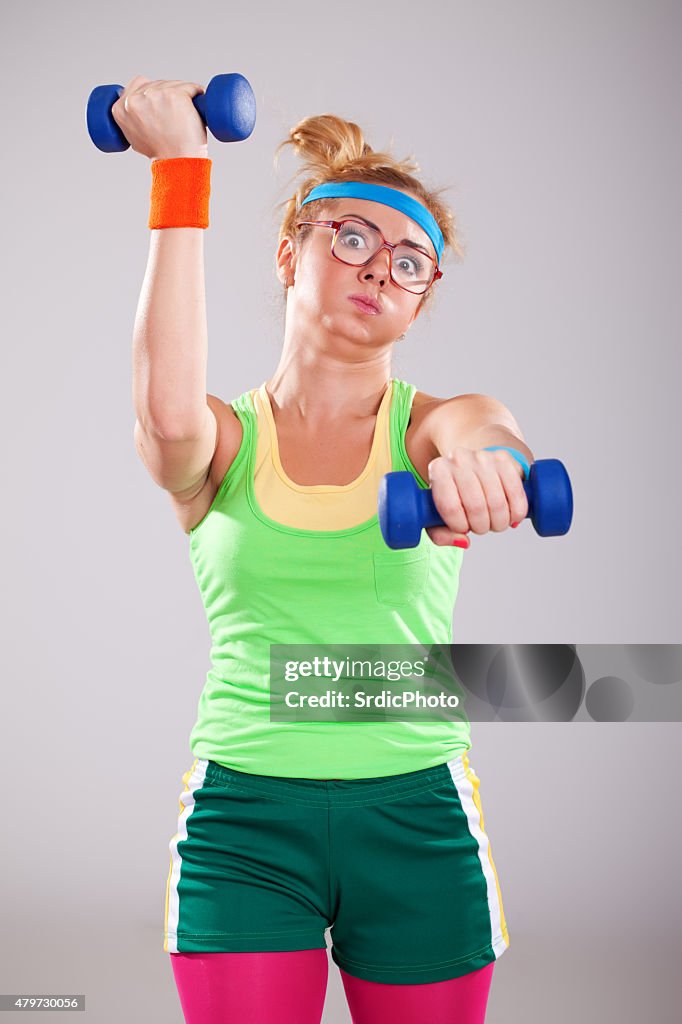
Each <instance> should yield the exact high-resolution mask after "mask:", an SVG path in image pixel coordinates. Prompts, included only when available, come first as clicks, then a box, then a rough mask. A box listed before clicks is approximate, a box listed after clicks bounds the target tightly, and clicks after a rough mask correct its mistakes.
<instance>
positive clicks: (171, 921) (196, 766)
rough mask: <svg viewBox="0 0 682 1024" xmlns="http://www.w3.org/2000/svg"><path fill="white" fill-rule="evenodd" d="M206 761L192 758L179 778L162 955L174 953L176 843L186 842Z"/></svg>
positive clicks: (177, 901) (177, 915) (177, 900)
mask: <svg viewBox="0 0 682 1024" xmlns="http://www.w3.org/2000/svg"><path fill="white" fill-rule="evenodd" d="M207 765H208V760H207V759H206V758H195V760H194V763H193V765H192V767H191V768H190V769H189V771H188V772H185V774H184V775H183V776H182V781H183V782H184V783H185V788H184V789H183V791H182V793H181V794H180V798H179V801H178V803H179V805H180V817H179V818H178V831H177V832H176V833H175V835H174V836H173V838H172V839H171V841H170V843H169V844H168V848H169V850H170V869H169V871H168V881H167V882H166V921H165V934H164V942H163V948H164V950H165V951H166V953H177V952H178V920H179V918H180V896H179V893H178V882H179V881H180V870H181V868H182V857H181V855H180V854H179V853H178V843H181V842H182V841H183V840H184V839H187V820H188V818H189V816H190V814H191V813H192V811H193V810H194V806H195V801H194V793H195V791H196V790H197V789H200V788H201V787H202V786H203V784H204V777H205V775H206V766H207Z"/></svg>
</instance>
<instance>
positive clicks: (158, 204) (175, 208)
mask: <svg viewBox="0 0 682 1024" xmlns="http://www.w3.org/2000/svg"><path fill="white" fill-rule="evenodd" d="M212 163H213V161H212V160H209V159H208V158H207V157H194V156H178V157H173V158H172V159H168V160H152V165H151V166H152V195H151V209H150V211H149V227H150V228H207V227H208V199H209V196H210V194H211V165H212Z"/></svg>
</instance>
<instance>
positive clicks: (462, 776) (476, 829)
mask: <svg viewBox="0 0 682 1024" xmlns="http://www.w3.org/2000/svg"><path fill="white" fill-rule="evenodd" d="M447 765H448V768H449V769H450V775H451V777H452V781H453V782H454V784H455V786H456V788H457V792H458V794H459V798H460V800H461V802H462V809H463V810H464V813H465V814H466V816H467V822H468V824H469V831H470V832H471V834H472V836H473V837H474V838H475V839H476V842H477V843H478V859H479V860H480V862H481V867H482V869H483V874H484V876H485V880H486V885H487V888H488V911H489V913H490V931H491V936H492V947H493V952H494V953H495V957H496V958H497V957H500V956H501V955H502V953H504V951H505V949H507V947H508V945H509V942H508V940H507V938H506V937H505V932H506V923H505V925H504V926H503V923H502V915H503V911H502V904H501V899H500V890H499V885H498V879H497V872H496V871H495V864H494V862H493V858H492V853H491V851H490V842H489V840H488V836H487V835H486V833H485V831H484V829H483V815H482V813H481V812H480V811H479V806H480V800H479V806H477V804H476V801H475V800H474V780H476V782H477V783H478V781H479V780H478V776H477V775H476V773H475V772H474V770H473V768H471V766H470V764H469V759H468V757H467V755H466V752H465V753H463V754H460V756H459V757H455V758H453V759H452V760H451V761H448V762H447ZM476 788H478V785H477V786H476ZM477 796H478V794H477Z"/></svg>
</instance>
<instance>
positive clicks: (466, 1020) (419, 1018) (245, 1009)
mask: <svg viewBox="0 0 682 1024" xmlns="http://www.w3.org/2000/svg"><path fill="white" fill-rule="evenodd" d="M170 957H171V964H172V966H173V974H174V977H175V984H176V986H177V989H178V994H179V996H180V1003H181V1004H182V1011H183V1013H184V1015H185V1021H186V1024H320V1020H321V1019H322V1008H323V1006H324V997H325V992H326V989H327V970H328V961H327V950H326V949H297V950H292V951H290V952H278V953H171V954H170ZM494 966H495V961H493V962H492V963H489V964H487V965H486V966H485V967H481V968H480V970H477V971H472V972H471V973H469V974H464V975H462V976H461V977H459V978H452V979H451V980H449V981H434V982H427V983H426V984H422V985H388V984H383V983H381V982H377V981H365V980H364V979H362V978H355V977H353V976H351V975H350V974H347V973H346V972H345V971H343V970H341V979H342V981H343V987H344V990H345V993H346V999H347V1000H348V1007H349V1009H350V1014H351V1019H352V1021H353V1024H385V1022H386V1021H390V1022H391V1024H424V1022H425V1021H428V1024H483V1021H484V1020H485V1009H486V1004H487V1002H488V992H489V990H490V982H491V980H492V973H493V967H494Z"/></svg>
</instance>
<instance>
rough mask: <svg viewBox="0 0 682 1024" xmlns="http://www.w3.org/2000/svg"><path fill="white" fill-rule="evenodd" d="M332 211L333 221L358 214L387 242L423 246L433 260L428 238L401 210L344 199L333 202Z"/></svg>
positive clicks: (433, 254) (367, 200) (432, 248)
mask: <svg viewBox="0 0 682 1024" xmlns="http://www.w3.org/2000/svg"><path fill="white" fill-rule="evenodd" d="M400 191H401V192H403V193H404V194H405V195H408V196H410V197H411V198H412V199H416V200H417V202H419V201H420V200H418V199H417V196H415V195H413V194H412V193H411V192H408V191H407V190H406V189H400ZM333 211H334V212H333V216H334V219H335V220H340V219H341V218H342V217H349V216H351V215H352V214H359V215H360V216H361V217H365V218H366V219H367V220H368V221H371V222H372V224H376V226H377V227H378V228H379V230H380V231H381V233H382V234H383V235H384V237H385V238H386V239H387V240H388V241H389V242H402V241H408V242H415V243H416V244H417V245H422V246H424V248H425V249H426V251H427V252H428V253H429V254H430V255H431V256H433V257H434V258H435V255H436V251H435V249H434V247H433V242H432V241H431V239H430V238H429V236H428V235H427V234H426V232H425V231H424V229H423V228H422V227H420V225H419V224H417V222H416V221H414V220H412V218H411V217H408V215H407V214H406V213H403V212H402V210H396V209H394V208H393V207H392V206H386V205H385V204H384V203H376V202H374V200H372V199H355V198H344V199H336V200H335V205H334V208H333Z"/></svg>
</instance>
